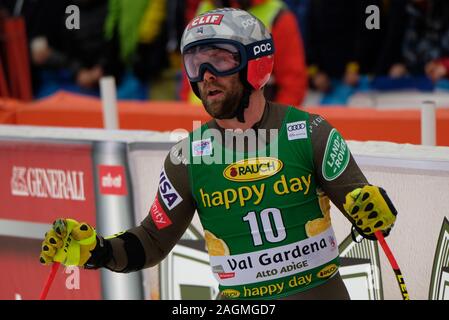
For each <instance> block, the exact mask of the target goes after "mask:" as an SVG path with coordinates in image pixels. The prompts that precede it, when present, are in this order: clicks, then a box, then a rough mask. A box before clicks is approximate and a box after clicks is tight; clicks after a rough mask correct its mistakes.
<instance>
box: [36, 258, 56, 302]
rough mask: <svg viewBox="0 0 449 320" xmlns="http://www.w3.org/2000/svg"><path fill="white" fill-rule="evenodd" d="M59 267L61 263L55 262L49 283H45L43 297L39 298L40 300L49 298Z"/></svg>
mask: <svg viewBox="0 0 449 320" xmlns="http://www.w3.org/2000/svg"><path fill="white" fill-rule="evenodd" d="M59 265H60V263H59V262H53V264H52V266H51V270H50V274H49V275H48V278H47V281H46V282H45V285H44V288H42V291H41V295H40V296H39V300H45V299H46V298H47V294H48V291H49V290H50V287H51V284H52V283H53V280H54V279H55V276H56V272H57V271H58V268H59Z"/></svg>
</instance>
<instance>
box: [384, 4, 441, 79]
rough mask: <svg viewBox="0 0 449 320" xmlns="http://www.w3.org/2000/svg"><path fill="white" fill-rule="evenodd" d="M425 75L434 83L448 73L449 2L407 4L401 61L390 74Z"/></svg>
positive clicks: (393, 75) (393, 67)
mask: <svg viewBox="0 0 449 320" xmlns="http://www.w3.org/2000/svg"><path fill="white" fill-rule="evenodd" d="M424 73H425V74H426V75H427V76H428V77H429V78H430V79H431V80H432V81H434V82H436V81H438V80H441V79H442V78H446V77H448V75H449V2H448V1H443V0H411V1H409V2H408V4H407V7H406V26H405V33H404V38H403V41H402V61H401V62H400V63H397V64H395V65H393V66H392V68H391V69H390V76H392V77H395V78H399V77H402V76H405V75H407V74H410V75H412V76H419V75H422V74H424Z"/></svg>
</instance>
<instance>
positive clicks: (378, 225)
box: [343, 185, 398, 240]
mask: <svg viewBox="0 0 449 320" xmlns="http://www.w3.org/2000/svg"><path fill="white" fill-rule="evenodd" d="M343 207H344V208H345V210H346V212H347V213H348V214H349V216H350V217H351V219H352V220H353V221H352V222H353V225H354V227H355V228H356V230H357V231H358V232H359V233H360V234H361V235H362V236H364V237H365V238H368V239H372V240H373V239H375V236H374V232H376V231H379V230H381V231H382V232H383V233H384V236H387V235H388V234H389V231H390V229H391V228H392V227H393V224H394V222H395V221H396V216H397V214H398V212H397V211H396V209H395V207H394V206H393V203H392V202H391V200H390V198H389V197H388V195H387V193H386V192H385V190H384V189H382V188H379V187H376V186H372V185H366V186H364V187H363V188H357V189H355V190H353V191H351V192H349V193H348V194H347V195H346V202H345V204H344V205H343Z"/></svg>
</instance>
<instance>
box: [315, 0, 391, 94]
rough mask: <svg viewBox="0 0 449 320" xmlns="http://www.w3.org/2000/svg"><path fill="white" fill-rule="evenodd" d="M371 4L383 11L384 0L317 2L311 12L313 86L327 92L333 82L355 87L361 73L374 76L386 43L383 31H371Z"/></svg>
mask: <svg viewBox="0 0 449 320" xmlns="http://www.w3.org/2000/svg"><path fill="white" fill-rule="evenodd" d="M369 5H376V6H377V7H378V8H379V9H380V10H381V11H382V8H383V5H384V1H381V0H372V1H366V0H347V1H345V2H344V3H343V2H342V1H332V0H313V1H310V3H309V7H308V12H307V32H308V35H307V40H308V42H307V43H306V50H307V64H308V66H309V79H310V84H311V87H312V88H314V89H316V90H318V91H320V92H323V93H327V92H330V91H331V90H332V89H333V85H332V80H341V81H342V82H343V83H344V84H345V85H347V86H350V87H355V86H357V85H358V84H359V81H360V74H367V73H373V72H374V67H375V66H376V63H375V62H376V61H377V57H378V54H379V48H381V43H382V28H381V29H380V30H376V29H373V30H369V29H367V28H366V25H365V21H366V19H367V17H368V15H367V14H366V13H365V10H366V8H367V7H368V6H369Z"/></svg>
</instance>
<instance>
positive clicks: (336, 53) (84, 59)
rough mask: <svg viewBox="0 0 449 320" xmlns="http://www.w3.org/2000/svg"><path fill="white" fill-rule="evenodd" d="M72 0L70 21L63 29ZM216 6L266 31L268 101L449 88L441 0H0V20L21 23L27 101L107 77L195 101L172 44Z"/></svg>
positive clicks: (448, 18) (138, 92)
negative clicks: (240, 12)
mask: <svg viewBox="0 0 449 320" xmlns="http://www.w3.org/2000/svg"><path fill="white" fill-rule="evenodd" d="M73 5H75V6H76V7H77V8H79V17H80V19H79V26H78V27H79V28H70V27H68V25H70V23H72V26H73V25H76V23H74V21H70V19H72V20H73V19H75V17H74V16H73V11H70V10H69V9H70V8H69V6H73ZM224 6H227V7H228V6H232V7H239V8H243V9H245V10H248V11H250V12H252V13H253V14H254V15H256V16H257V17H258V18H259V19H261V20H262V21H263V22H264V23H265V24H266V25H267V26H268V28H269V29H270V31H271V33H272V35H273V38H274V43H275V48H276V53H275V66H274V71H273V75H272V78H271V79H270V82H269V84H268V86H267V88H266V90H265V93H266V95H267V97H268V98H269V99H271V100H275V101H277V102H282V103H286V104H292V105H297V106H298V105H301V104H303V103H304V100H305V99H306V97H307V95H308V94H310V93H311V92H312V93H316V94H318V95H319V97H320V101H319V102H320V103H321V104H345V103H346V102H347V100H348V99H349V97H350V96H351V95H353V94H354V93H356V92H365V91H373V90H375V91H391V90H403V89H415V90H421V91H433V90H440V89H441V90H449V1H447V0H370V1H368V0H285V1H281V0H228V1H224V0H223V1H220V0H131V1H130V0H0V11H1V14H0V19H7V18H8V17H18V16H20V17H23V19H24V21H25V26H26V37H27V42H28V45H29V64H30V68H31V79H32V88H33V97H34V98H41V97H45V96H48V95H50V94H52V93H54V92H56V91H57V90H68V91H73V92H77V93H83V94H91V95H98V94H99V80H100V78H101V77H103V76H107V75H112V76H114V77H115V79H116V82H117V90H118V98H119V99H140V100H147V99H151V100H184V101H189V102H192V103H197V102H198V101H195V99H196V98H195V97H194V95H192V94H191V92H190V88H189V85H188V81H187V80H186V77H185V75H184V73H183V66H182V60H181V56H180V50H179V42H180V39H181V35H182V32H183V30H184V27H185V25H187V23H188V22H189V21H190V19H192V18H193V17H194V16H195V15H197V14H198V13H202V12H204V11H207V10H210V9H213V8H216V7H224ZM68 8H69V9H68ZM5 39H7V38H5V37H1V41H2V42H5V41H7V40H5ZM3 45H4V44H3V43H2V47H3ZM3 51H4V50H3ZM3 51H2V52H1V54H2V55H4V54H5V53H4V52H3ZM2 55H0V57H1V58H2V59H1V61H5V59H4V57H3V56H2Z"/></svg>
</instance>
